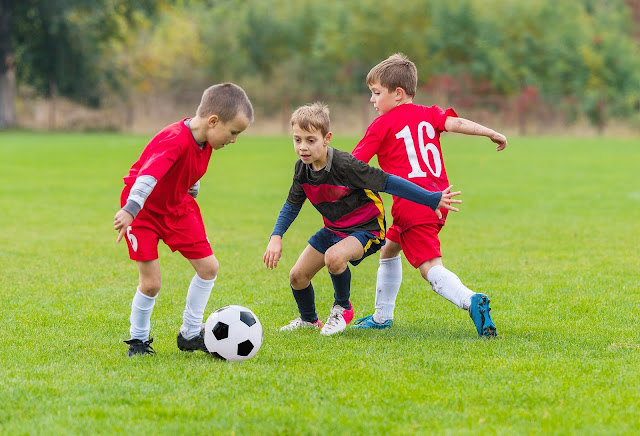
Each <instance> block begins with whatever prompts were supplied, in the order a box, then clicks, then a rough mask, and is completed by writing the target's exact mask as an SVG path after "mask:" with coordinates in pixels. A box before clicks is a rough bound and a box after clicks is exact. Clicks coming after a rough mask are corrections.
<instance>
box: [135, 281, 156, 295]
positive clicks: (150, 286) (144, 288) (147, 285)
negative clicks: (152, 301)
mask: <svg viewBox="0 0 640 436" xmlns="http://www.w3.org/2000/svg"><path fill="white" fill-rule="evenodd" d="M161 285H162V283H161V281H160V279H156V278H147V279H140V284H139V285H138V289H139V290H140V292H142V293H143V294H144V295H146V296H148V297H155V296H156V295H158V292H160V286H161Z"/></svg>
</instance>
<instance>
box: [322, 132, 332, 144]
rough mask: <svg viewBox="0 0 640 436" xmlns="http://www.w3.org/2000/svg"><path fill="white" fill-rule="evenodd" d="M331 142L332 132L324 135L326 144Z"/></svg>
mask: <svg viewBox="0 0 640 436" xmlns="http://www.w3.org/2000/svg"><path fill="white" fill-rule="evenodd" d="M329 142H331V132H329V133H327V135H326V136H325V137H324V145H329Z"/></svg>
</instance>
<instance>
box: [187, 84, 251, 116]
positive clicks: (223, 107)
mask: <svg viewBox="0 0 640 436" xmlns="http://www.w3.org/2000/svg"><path fill="white" fill-rule="evenodd" d="M239 112H242V113H243V114H244V115H245V116H246V117H247V119H248V120H249V122H250V123H252V122H253V106H252V105H251V101H249V97H247V94H246V93H245V92H244V90H243V89H242V88H240V87H239V86H238V85H235V84H233V83H230V82H227V83H219V84H217V85H213V86H210V87H208V88H207V89H205V91H204V93H203V94H202V100H200V105H199V106H198V109H197V110H196V114H197V115H198V116H199V117H200V118H208V117H210V116H211V115H217V116H218V118H219V119H220V121H221V122H223V123H227V122H229V121H231V120H233V119H234V118H235V117H236V115H238V113H239Z"/></svg>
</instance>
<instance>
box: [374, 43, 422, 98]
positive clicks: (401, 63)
mask: <svg viewBox="0 0 640 436" xmlns="http://www.w3.org/2000/svg"><path fill="white" fill-rule="evenodd" d="M375 82H380V85H382V86H384V87H385V88H387V90H389V92H391V91H394V90H395V89H396V88H402V89H404V92H405V93H406V94H407V95H409V96H411V97H413V96H415V95H416V88H417V87H418V69H417V68H416V65H415V64H414V63H413V62H411V61H410V60H409V58H407V57H406V56H405V55H404V54H402V53H396V54H393V55H391V56H389V57H388V58H387V59H385V60H383V61H382V62H380V63H379V64H378V65H376V66H375V67H373V68H372V69H371V71H369V74H367V85H368V86H371V85H373V84H374V83H375Z"/></svg>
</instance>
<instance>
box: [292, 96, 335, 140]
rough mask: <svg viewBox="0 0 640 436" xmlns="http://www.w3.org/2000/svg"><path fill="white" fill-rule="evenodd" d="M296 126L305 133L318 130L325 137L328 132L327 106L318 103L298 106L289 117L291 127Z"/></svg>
mask: <svg viewBox="0 0 640 436" xmlns="http://www.w3.org/2000/svg"><path fill="white" fill-rule="evenodd" d="M296 124H297V125H298V126H300V128H301V129H302V130H306V131H307V132H310V131H311V130H319V131H320V132H321V133H322V136H323V137H325V136H327V133H329V131H330V129H329V125H330V120H329V106H327V105H326V104H324V103H322V102H320V101H317V102H315V103H312V104H307V105H304V106H300V107H299V108H298V109H296V110H295V111H293V114H292V115H291V127H293V126H294V125H296Z"/></svg>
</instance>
